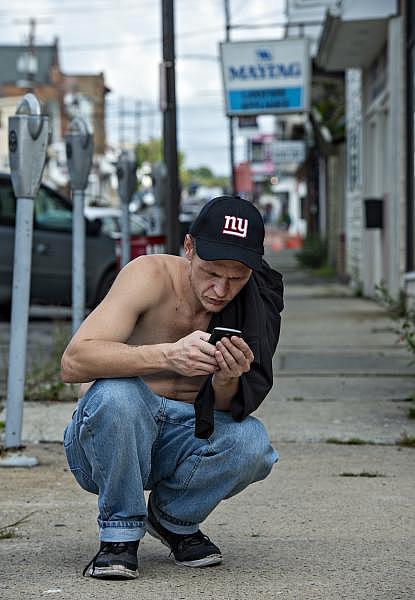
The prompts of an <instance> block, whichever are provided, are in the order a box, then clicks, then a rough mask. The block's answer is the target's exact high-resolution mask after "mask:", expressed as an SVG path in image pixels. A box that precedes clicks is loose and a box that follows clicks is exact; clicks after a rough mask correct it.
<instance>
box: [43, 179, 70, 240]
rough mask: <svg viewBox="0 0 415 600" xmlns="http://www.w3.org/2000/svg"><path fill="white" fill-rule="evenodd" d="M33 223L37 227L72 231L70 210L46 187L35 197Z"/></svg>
mask: <svg viewBox="0 0 415 600" xmlns="http://www.w3.org/2000/svg"><path fill="white" fill-rule="evenodd" d="M35 224H36V227H37V228H38V229H48V230H55V231H72V211H71V210H70V208H68V207H67V206H66V205H65V204H64V203H63V202H62V200H61V199H60V198H59V197H58V196H55V195H54V194H53V193H52V192H51V191H49V190H48V189H46V188H40V190H39V193H38V195H37V196H36V199H35Z"/></svg>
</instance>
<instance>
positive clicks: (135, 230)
mask: <svg viewBox="0 0 415 600" xmlns="http://www.w3.org/2000/svg"><path fill="white" fill-rule="evenodd" d="M130 234H131V235H145V234H146V228H145V226H144V224H143V222H142V221H141V219H137V218H136V217H135V216H134V215H130Z"/></svg>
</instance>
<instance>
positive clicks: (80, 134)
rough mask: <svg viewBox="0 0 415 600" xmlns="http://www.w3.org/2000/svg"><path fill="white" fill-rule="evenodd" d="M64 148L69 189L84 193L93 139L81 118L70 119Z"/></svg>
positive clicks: (90, 163) (90, 161) (90, 162)
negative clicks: (69, 181) (69, 183)
mask: <svg viewBox="0 0 415 600" xmlns="http://www.w3.org/2000/svg"><path fill="white" fill-rule="evenodd" d="M65 146H66V159H67V161H68V171H69V177H70V180H71V187H72V189H73V190H74V191H75V190H76V191H84V190H85V188H86V186H87V185H88V177H89V172H90V170H91V166H92V151H93V138H92V134H91V132H90V131H89V129H88V125H87V124H86V122H85V120H84V119H82V118H81V117H75V118H74V119H72V121H71V124H70V126H69V131H68V133H67V134H66V135H65Z"/></svg>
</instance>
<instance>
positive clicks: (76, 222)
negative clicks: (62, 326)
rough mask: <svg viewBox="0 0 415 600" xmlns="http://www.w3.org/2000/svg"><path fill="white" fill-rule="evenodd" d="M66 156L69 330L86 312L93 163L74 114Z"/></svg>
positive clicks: (80, 121)
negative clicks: (87, 220)
mask: <svg viewBox="0 0 415 600" xmlns="http://www.w3.org/2000/svg"><path fill="white" fill-rule="evenodd" d="M65 143H66V158H67V161H68V170H69V176H70V179H71V187H72V202H73V211H72V334H74V333H75V332H76V331H77V330H78V329H79V327H80V325H81V323H82V321H83V319H84V316H85V217H84V198H85V188H86V187H87V185H88V176H89V172H90V170H91V165H92V152H93V140H92V135H91V133H90V131H89V129H88V125H87V124H86V122H85V120H84V119H82V118H81V117H75V118H74V119H73V120H72V122H71V124H70V126H69V131H68V133H67V134H66V135H65Z"/></svg>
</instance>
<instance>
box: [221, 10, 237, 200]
mask: <svg viewBox="0 0 415 600" xmlns="http://www.w3.org/2000/svg"><path fill="white" fill-rule="evenodd" d="M224 1H225V25H226V41H227V42H229V41H230V39H231V35H230V30H231V17H230V8H229V0H224ZM228 122H229V160H230V171H231V177H230V179H231V192H232V194H233V195H234V194H235V193H236V177H235V138H234V135H233V117H231V116H229V117H228Z"/></svg>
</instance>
